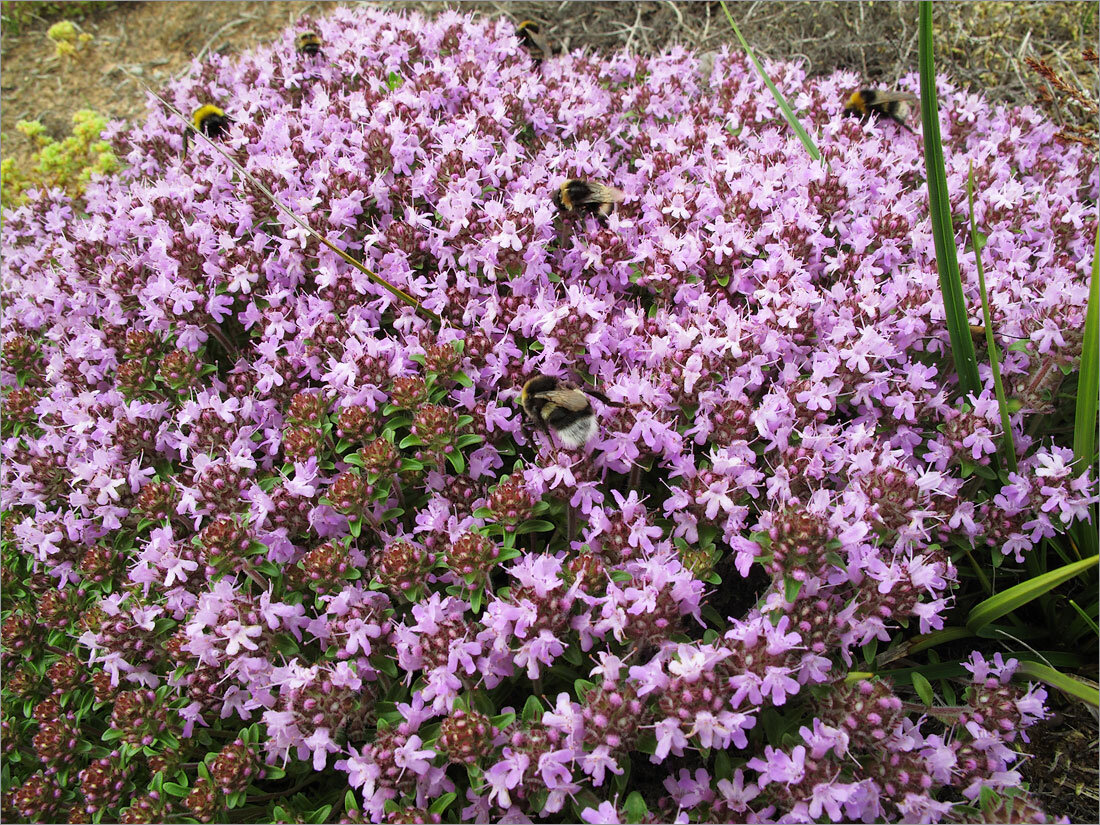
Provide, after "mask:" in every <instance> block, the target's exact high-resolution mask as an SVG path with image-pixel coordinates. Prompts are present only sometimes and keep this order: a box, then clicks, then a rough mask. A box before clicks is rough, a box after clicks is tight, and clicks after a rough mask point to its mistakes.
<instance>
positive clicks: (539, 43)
mask: <svg viewBox="0 0 1100 825" xmlns="http://www.w3.org/2000/svg"><path fill="white" fill-rule="evenodd" d="M526 34H527V36H528V37H529V38H531V42H532V43H533V44H534V45H535V48H536V49H537V50H538V51H539V52H541V54H540V55H539V56H540V57H549V56H550V41H549V40H547V39H546V38H545V37H543V36H542V34H541V33H540V32H534V31H531V30H530V29H526Z"/></svg>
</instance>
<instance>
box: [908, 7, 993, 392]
mask: <svg viewBox="0 0 1100 825" xmlns="http://www.w3.org/2000/svg"><path fill="white" fill-rule="evenodd" d="M918 37H919V43H920V47H919V54H920V110H921V125H922V126H923V128H924V165H925V169H926V170H927V172H928V210H929V217H930V219H931V221H932V238H933V240H934V241H935V243H936V269H937V270H938V271H939V275H940V292H941V293H942V294H943V308H944V313H945V317H946V319H947V330H948V332H949V333H950V334H951V355H952V357H953V358H954V359H955V372H957V373H958V376H959V389H960V390H961V391H962V393H963V395H966V394H968V393H974V394H975V395H977V394H978V393H980V392H981V389H982V384H981V379H980V378H979V377H978V356H977V354H976V353H975V352H974V341H973V339H972V338H971V337H970V323H969V321H968V319H967V316H966V299H965V298H964V296H963V287H962V278H961V277H960V276H959V261H958V257H957V254H956V250H955V233H954V229H953V228H952V222H951V200H950V198H949V197H948V193H947V173H946V172H945V171H944V165H943V143H942V141H941V140H940V106H939V101H938V99H937V97H936V67H935V60H934V57H933V52H932V37H933V35H932V3H931V0H921V4H920V18H919V26H918Z"/></svg>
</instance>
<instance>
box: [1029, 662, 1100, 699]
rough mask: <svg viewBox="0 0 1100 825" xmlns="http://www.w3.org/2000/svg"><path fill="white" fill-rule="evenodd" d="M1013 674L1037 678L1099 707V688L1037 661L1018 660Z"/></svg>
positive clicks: (1068, 694)
mask: <svg viewBox="0 0 1100 825" xmlns="http://www.w3.org/2000/svg"><path fill="white" fill-rule="evenodd" d="M1014 675H1015V676H1030V677H1031V678H1032V679H1038V680H1039V681H1040V682H1043V683H1045V684H1048V685H1050V686H1051V687H1054V688H1057V689H1058V690H1060V691H1062V693H1065V694H1066V695H1067V696H1072V697H1073V698H1074V699H1080V700H1081V701H1082V702H1085V703H1087V704H1090V705H1092V706H1093V707H1094V708H1095V707H1100V690H1097V689H1096V688H1095V687H1094V686H1092V685H1086V684H1085V683H1084V682H1081V681H1079V680H1077V679H1074V678H1073V677H1072V676H1067V675H1066V674H1064V673H1061V672H1059V671H1057V670H1055V669H1054V668H1052V667H1047V666H1046V665H1044V664H1040V663H1039V662H1020V666H1019V667H1018V668H1016V673H1015V674H1014Z"/></svg>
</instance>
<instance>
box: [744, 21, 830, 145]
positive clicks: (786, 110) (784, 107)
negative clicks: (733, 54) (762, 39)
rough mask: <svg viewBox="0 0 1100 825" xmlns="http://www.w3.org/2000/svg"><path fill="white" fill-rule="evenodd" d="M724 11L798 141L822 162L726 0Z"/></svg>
mask: <svg viewBox="0 0 1100 825" xmlns="http://www.w3.org/2000/svg"><path fill="white" fill-rule="evenodd" d="M722 11H724V12H725V13H726V19H727V20H729V21H730V25H731V26H732V27H733V33H734V34H735V35H737V39H738V41H739V42H740V43H741V48H743V49H744V50H745V52H746V53H747V54H748V56H749V60H751V61H752V65H753V66H755V67H756V71H757V73H758V74H759V75H760V77H762V78H763V79H764V83H765V85H766V86H767V87H768V89H769V91H771V93H772V97H774V98H775V102H776V103H777V104H779V109H780V111H781V112H783V117H785V118H786V119H787V123H788V124H789V125H790V127H791V128H792V129H793V130H794V133H795V134H796V135H798V139H799V140H800V141H802V145H803V146H805V147H806V151H807V152H809V153H810V157H811V158H813V159H814V160H821V152H819V151H818V149H817V144H815V143H814V140H813V138H812V137H810V133H809V132H807V131H806V130H805V128H803V126H802V124H801V123H799V121H798V116H797V115H796V114H795V113H794V110H793V109H792V108H791V107H790V104H788V103H787V100H786V98H784V97H783V93H782V92H780V91H779V89H777V88H776V86H775V84H774V83H772V79H771V78H770V77H768V75H767V73H766V72H765V71H764V67H763V66H761V65H760V61H758V60H757V59H756V55H755V54H754V53H753V50H752V47H751V46H749V44H748V41H746V40H745V38H744V37H742V36H741V30H740V29H738V28H737V24H736V23H734V22H733V17H732V16H731V15H730V10H729V9H728V8H726V0H722Z"/></svg>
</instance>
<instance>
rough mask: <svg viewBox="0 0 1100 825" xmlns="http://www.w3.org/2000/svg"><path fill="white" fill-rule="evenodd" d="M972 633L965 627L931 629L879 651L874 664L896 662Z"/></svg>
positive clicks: (881, 664) (880, 665)
mask: <svg viewBox="0 0 1100 825" xmlns="http://www.w3.org/2000/svg"><path fill="white" fill-rule="evenodd" d="M973 635H974V634H973V633H972V632H971V631H970V630H969V629H967V628H965V627H945V628H943V629H942V630H932V631H929V632H928V633H925V634H922V635H920V636H914V637H913V638H912V639H909V640H908V641H905V642H902V643H901V644H900V645H898V646H897V647H894V648H891V649H890V650H887V651H885V652H884V653H880V654H879V655H878V657H877V658H876V659H875V666H876V667H884V666H885V665H888V664H890V662H896V661H897V660H898V659H904V658H906V657H907V656H912V655H913V654H914V653H919V652H920V651H922V650H927V649H928V648H930V647H935V646H936V645H942V644H946V643H948V642H954V641H958V640H959V639H967V638H969V637H971V636H973Z"/></svg>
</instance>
